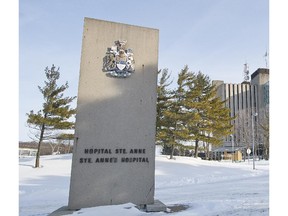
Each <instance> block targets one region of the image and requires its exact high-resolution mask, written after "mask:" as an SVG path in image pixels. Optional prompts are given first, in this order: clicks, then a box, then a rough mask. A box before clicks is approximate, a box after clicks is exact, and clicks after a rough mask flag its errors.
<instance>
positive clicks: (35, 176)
mask: <svg viewBox="0 0 288 216" xmlns="http://www.w3.org/2000/svg"><path fill="white" fill-rule="evenodd" d="M71 158H72V155H71V154H68V155H53V156H42V157H41V160H40V163H41V165H42V166H43V167H42V168H39V169H35V168H33V166H34V161H35V158H34V157H26V158H19V215H20V216H46V215H48V214H50V213H51V212H53V211H55V210H56V209H58V208H60V207H62V206H66V205H67V203H68V194H69V185H70V171H71ZM155 199H158V200H160V201H162V202H163V203H164V204H166V205H167V206H168V207H171V209H174V208H173V206H177V205H184V206H185V207H186V209H185V210H183V211H177V212H176V211H175V212H170V213H167V212H157V213H146V212H141V211H139V210H138V209H136V208H134V206H135V205H134V204H132V203H126V204H123V205H114V206H103V207H94V208H86V209H81V210H79V211H77V212H74V213H73V214H72V215H73V216H74V215H81V216H113V215H115V216H118V215H122V216H148V215H149V216H150V215H151V216H163V215H177V216H228V215H229V216H236V215H238V216H242V215H243V216H246V215H247V216H248V215H251V216H258V215H259V216H260V215H261V216H266V215H269V162H268V161H256V169H255V170H253V169H252V161H251V160H250V162H249V163H248V161H246V162H241V163H232V162H231V161H229V162H228V161H227V162H218V161H205V160H201V159H194V158H190V157H176V159H175V160H169V159H167V157H166V156H161V155H158V156H157V157H156V170H155Z"/></svg>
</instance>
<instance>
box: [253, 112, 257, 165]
mask: <svg viewBox="0 0 288 216" xmlns="http://www.w3.org/2000/svg"><path fill="white" fill-rule="evenodd" d="M257 115H258V113H257V112H256V113H254V114H253V113H252V154H253V169H255V141H254V140H255V138H254V117H256V116H257Z"/></svg>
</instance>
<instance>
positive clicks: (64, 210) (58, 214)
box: [48, 206, 78, 216]
mask: <svg viewBox="0 0 288 216" xmlns="http://www.w3.org/2000/svg"><path fill="white" fill-rule="evenodd" d="M75 211H78V210H71V209H68V206H62V207H61V208H59V209H57V210H55V211H54V212H52V213H51V214H49V215H48V216H62V215H69V214H73V212H75Z"/></svg>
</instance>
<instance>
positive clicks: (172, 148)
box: [170, 145, 174, 159]
mask: <svg viewBox="0 0 288 216" xmlns="http://www.w3.org/2000/svg"><path fill="white" fill-rule="evenodd" d="M173 153H174V145H171V153H170V159H173Z"/></svg>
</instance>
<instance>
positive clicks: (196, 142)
mask: <svg viewBox="0 0 288 216" xmlns="http://www.w3.org/2000/svg"><path fill="white" fill-rule="evenodd" d="M198 142H199V140H198V139H196V140H195V155H194V158H197V157H198Z"/></svg>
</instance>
